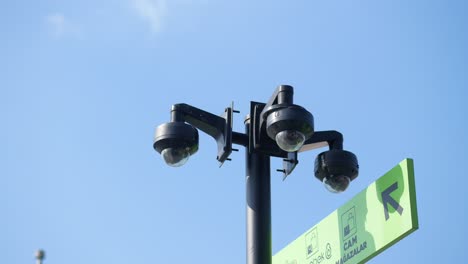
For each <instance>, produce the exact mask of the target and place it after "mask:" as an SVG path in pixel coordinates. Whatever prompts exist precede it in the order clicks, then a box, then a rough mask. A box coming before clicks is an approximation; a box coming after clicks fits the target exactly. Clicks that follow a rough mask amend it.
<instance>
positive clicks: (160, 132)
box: [153, 122, 198, 167]
mask: <svg viewBox="0 0 468 264" xmlns="http://www.w3.org/2000/svg"><path fill="white" fill-rule="evenodd" d="M153 147H154V149H155V150H156V151H157V152H158V153H160V154H161V156H162V157H163V159H164V161H165V162H166V163H167V165H169V166H172V167H179V166H182V165H184V164H185V163H186V162H187V160H188V159H189V157H190V156H191V155H193V154H195V152H197V150H198V130H197V129H196V128H194V127H193V126H192V125H189V124H187V123H184V122H169V123H165V124H162V125H160V126H158V127H157V128H156V133H155V136H154V144H153Z"/></svg>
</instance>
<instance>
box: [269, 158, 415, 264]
mask: <svg viewBox="0 0 468 264" xmlns="http://www.w3.org/2000/svg"><path fill="white" fill-rule="evenodd" d="M416 229H418V214H417V210H416V192H415V186H414V169H413V160H412V159H405V160H403V161H402V162H400V164H398V165H397V166H395V167H394V168H393V169H391V170H390V171H389V172H387V173H386V174H385V175H384V176H382V177H380V178H379V179H378V180H377V181H375V182H373V183H372V184H371V185H369V187H367V188H366V189H365V190H363V191H362V192H360V193H359V194H357V195H356V196H355V197H354V198H353V199H351V200H350V201H349V202H347V203H346V204H345V205H343V206H341V207H340V208H339V209H337V210H336V211H335V212H333V213H331V214H330V215H329V216H327V217H326V218H325V219H323V220H322V221H321V222H320V223H318V224H317V225H315V226H313V227H312V228H311V229H309V230H308V231H307V232H305V233H304V234H302V235H301V236H300V237H298V238H297V239H296V240H294V241H293V242H291V243H290V244H289V245H288V246H286V247H285V248H283V249H282V250H281V251H280V252H278V253H277V254H276V255H275V256H273V263H274V264H319V263H320V264H329V263H332V264H344V263H346V264H353V263H363V262H366V261H368V260H369V259H371V258H372V257H374V256H376V255H377V254H379V253H380V252H382V251H384V250H385V249H387V248H388V247H390V246H391V245H393V244H395V243H396V242H398V241H399V240H401V239H402V238H404V237H405V236H407V235H409V234H410V233H412V232H413V231H415V230H416Z"/></svg>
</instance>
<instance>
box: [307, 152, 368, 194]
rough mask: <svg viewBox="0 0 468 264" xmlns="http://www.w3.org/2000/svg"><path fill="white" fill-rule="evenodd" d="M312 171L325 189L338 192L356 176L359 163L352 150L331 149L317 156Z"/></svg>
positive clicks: (343, 189)
mask: <svg viewBox="0 0 468 264" xmlns="http://www.w3.org/2000/svg"><path fill="white" fill-rule="evenodd" d="M314 172H315V177H316V178H317V179H318V180H320V181H321V182H323V183H324V184H325V187H326V188H327V190H329V191H331V192H334V193H339V192H343V191H345V190H346V189H347V188H348V186H349V183H350V182H351V181H352V180H354V179H356V178H357V176H358V175H359V164H358V160H357V157H356V155H354V154H353V153H352V152H349V151H346V150H336V149H332V150H329V151H325V152H322V153H320V154H319V155H318V156H317V158H316V159H315V168H314Z"/></svg>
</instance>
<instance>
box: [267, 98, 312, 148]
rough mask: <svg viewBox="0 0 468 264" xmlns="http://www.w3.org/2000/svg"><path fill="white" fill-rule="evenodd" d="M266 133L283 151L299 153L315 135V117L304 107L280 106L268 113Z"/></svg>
mask: <svg viewBox="0 0 468 264" xmlns="http://www.w3.org/2000/svg"><path fill="white" fill-rule="evenodd" d="M266 132H267V134H268V137H270V138H271V139H273V140H275V141H276V143H277V144H278V146H279V147H280V148H281V149H282V150H284V151H287V152H294V151H298V150H299V149H300V148H301V147H302V145H303V144H304V142H305V141H306V140H307V139H309V138H310V137H311V136H312V134H313V133H314V117H313V116H312V114H311V113H310V112H308V111H307V110H305V109H304V108H303V107H300V106H297V105H288V106H282V105H278V106H277V109H272V110H271V111H269V112H268V113H267V117H266Z"/></svg>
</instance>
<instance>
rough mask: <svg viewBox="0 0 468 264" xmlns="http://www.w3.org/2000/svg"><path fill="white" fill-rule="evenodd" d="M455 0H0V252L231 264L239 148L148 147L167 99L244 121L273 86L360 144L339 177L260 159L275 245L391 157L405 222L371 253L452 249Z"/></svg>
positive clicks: (419, 254)
mask: <svg viewBox="0 0 468 264" xmlns="http://www.w3.org/2000/svg"><path fill="white" fill-rule="evenodd" d="M467 11H468V4H467V2H466V1H442V0H441V1H359V2H355V1H254V2H253V1H243V0H240V1H213V0H200V1H195V0H171V1H169V0H117V1H87V0H85V1H22V0H17V1H3V2H2V4H1V8H0V30H1V31H0V32H1V41H0V58H1V59H0V92H1V96H0V109H1V111H0V113H1V116H2V119H1V120H2V129H1V130H0V136H1V138H3V139H4V142H3V144H2V146H3V151H1V152H0V165H1V166H0V168H1V170H0V171H1V174H0V175H1V176H0V179H1V180H2V184H1V185H0V211H1V212H2V214H1V216H2V217H0V234H1V235H0V252H1V253H2V254H1V256H2V261H3V262H5V263H33V261H34V259H33V253H34V251H35V250H36V249H37V248H44V249H45V250H46V252H47V259H46V263H47V264H54V263H69V264H73V263H114V264H119V263H233V264H234V263H236V264H237V263H244V262H245V178H244V173H245V169H244V165H245V164H244V150H243V149H241V151H240V152H238V153H234V154H233V155H232V156H231V157H232V159H233V161H232V162H230V163H227V164H225V165H224V166H223V167H222V168H221V169H220V168H218V164H217V161H216V159H215V157H216V144H215V142H214V141H213V140H212V139H211V138H210V137H208V136H207V135H203V134H201V135H200V149H199V151H198V153H197V154H196V155H194V156H193V157H191V158H190V160H189V161H188V163H187V164H186V165H185V166H183V167H180V168H171V167H167V166H166V165H165V164H164V162H163V161H162V159H161V158H160V157H159V155H157V153H156V152H155V151H154V150H153V149H152V140H153V133H154V129H155V127H156V126H157V125H159V124H161V123H163V122H167V121H169V110H170V106H171V105H172V104H174V103H181V102H185V103H188V104H191V105H194V106H197V107H199V108H202V109H204V110H207V111H209V112H212V113H219V114H221V113H222V112H223V110H224V108H225V107H227V106H228V105H229V104H230V103H231V101H234V103H235V106H236V108H237V109H238V110H240V111H241V114H240V115H236V116H235V119H234V127H235V130H236V131H240V132H242V131H243V120H244V116H245V115H246V114H247V113H248V109H249V102H250V101H267V100H268V98H269V97H270V95H271V93H272V92H273V90H274V89H275V87H276V86H277V85H279V84H290V85H293V86H294V87H295V95H296V97H295V102H296V103H297V104H300V105H302V106H304V107H306V108H307V109H308V110H309V111H311V112H312V113H313V114H314V117H315V127H316V129H317V130H328V129H336V130H339V131H341V132H342V133H343V134H344V136H345V148H346V149H348V150H351V151H353V152H354V153H355V154H356V155H357V156H358V158H359V161H360V168H361V170H360V176H359V178H358V179H357V180H356V181H353V183H352V185H351V186H350V188H349V189H348V191H347V192H345V193H343V194H339V195H335V194H331V193H329V192H327V191H326V190H325V189H324V188H323V187H322V185H321V184H320V183H319V182H318V181H317V180H315V179H314V177H313V172H312V170H313V169H312V168H313V160H314V159H315V155H316V154H318V153H319V151H313V152H307V153H304V154H303V155H301V156H300V157H299V158H300V164H299V165H298V167H297V169H296V170H295V171H294V173H293V175H291V176H290V177H288V179H287V180H286V181H284V182H283V181H282V180H281V178H282V177H281V175H279V174H276V173H275V169H276V168H280V166H281V162H280V160H276V159H274V160H272V217H273V252H277V251H278V250H280V249H281V248H283V247H284V246H286V245H287V244H288V243H289V242H291V241H292V240H294V239H295V238H296V237H297V236H299V235H300V234H302V233H303V232H304V231H306V230H307V229H308V228H310V227H311V226H313V225H314V224H315V223H317V222H319V221H320V220H321V219H322V218H324V217H325V216H327V215H328V214H329V213H331V212H332V211H334V210H335V209H336V208H338V207H339V206H340V205H342V204H344V203H345V202H346V201H347V200H349V199H350V198H352V197H353V196H354V195H355V194H357V193H358V192H359V191H361V190H362V189H364V188H365V187H366V186H367V185H369V184H370V183H371V182H373V181H375V180H376V179H377V178H379V177H380V176H381V175H383V174H384V173H385V172H386V171H388V170H389V169H391V168H392V167H393V166H394V165H396V164H397V163H398V162H400V161H401V160H403V159H404V158H407V157H410V158H413V159H414V161H415V175H416V191H417V201H418V212H419V219H420V220H419V222H420V229H419V230H418V231H416V232H415V233H413V234H411V235H410V236H408V237H407V238H405V239H403V240H402V241H400V242H399V243H397V244H396V245H394V246H393V247H391V248H390V249H388V250H386V251H385V252H383V253H382V254H381V255H379V256H377V257H376V258H374V259H373V260H372V261H371V262H372V263H394V261H395V260H397V261H398V262H399V263H452V262H456V261H458V262H463V260H465V259H466V254H464V252H463V249H464V248H466V246H465V244H466V243H465V241H466V238H467V236H468V228H467V227H466V222H467V215H466V212H467V209H468V205H467V202H466V201H467V198H466V197H465V196H464V193H465V192H466V186H468V178H467V177H466V176H465V174H466V172H465V171H464V164H466V162H467V155H466V151H465V150H466V149H467V148H468V140H467V139H466V134H468V129H467V125H466V114H467V113H468V111H467V110H468V108H467V107H466V104H465V101H466V99H467V98H468V96H467V95H468V94H467V93H468V92H467V87H468V71H467V68H468V64H467V62H468V51H467V48H466V47H468V21H467V18H466V13H467Z"/></svg>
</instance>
